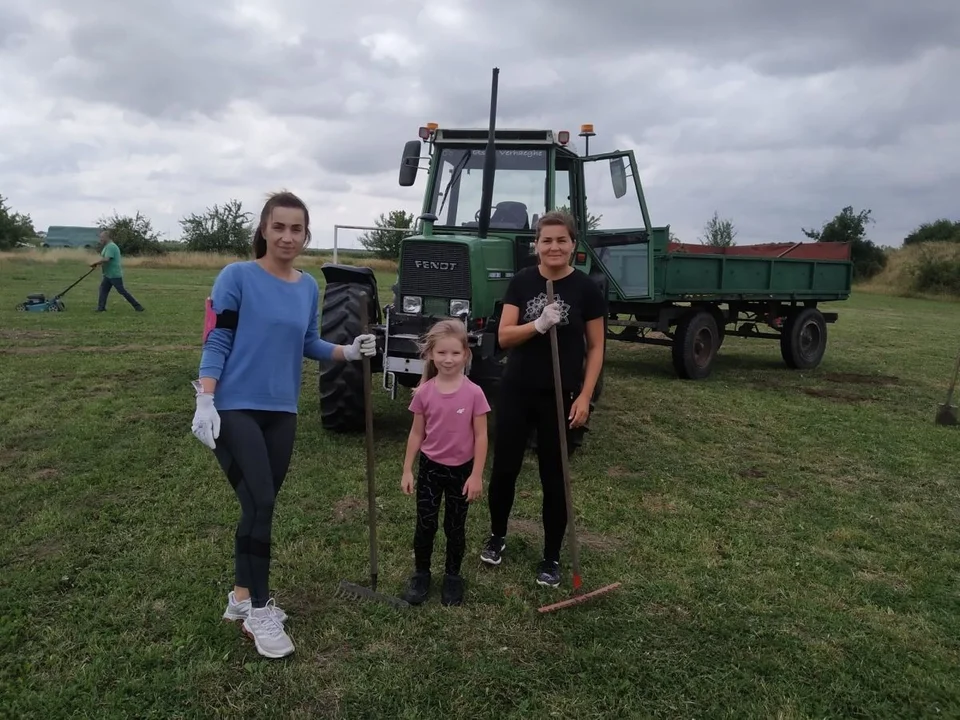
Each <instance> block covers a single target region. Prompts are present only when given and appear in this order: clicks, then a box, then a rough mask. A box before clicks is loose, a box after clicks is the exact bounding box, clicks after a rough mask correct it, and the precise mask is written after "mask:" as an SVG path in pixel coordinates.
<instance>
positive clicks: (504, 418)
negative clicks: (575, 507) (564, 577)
mask: <svg viewBox="0 0 960 720" xmlns="http://www.w3.org/2000/svg"><path fill="white" fill-rule="evenodd" d="M573 400H574V394H573V393H571V392H565V393H564V396H563V405H564V407H563V417H564V418H566V417H567V416H568V415H569V414H570V407H571V405H573ZM569 425H570V423H569V421H565V423H564V427H566V428H567V446H568V447H569V443H570V429H569ZM533 428H536V429H537V465H538V466H539V470H540V486H541V488H542V490H543V504H542V507H541V516H542V519H543V557H544V559H545V560H555V561H557V562H559V561H560V547H561V545H562V544H563V534H564V532H566V529H567V504H566V498H565V495H564V490H563V465H562V463H561V457H560V433H559V429H558V427H557V401H556V398H555V397H554V391H553V389H550V390H529V389H527V390H524V389H520V388H515V387H507V386H506V385H505V384H504V386H503V387H502V389H501V392H500V398H499V400H498V402H497V419H496V429H495V432H496V435H495V438H494V444H493V466H492V467H491V470H490V488H489V494H488V496H487V502H488V504H489V507H490V532H491V533H492V534H494V535H496V536H497V537H505V536H506V534H507V519H508V518H509V517H510V511H511V510H512V509H513V498H514V494H515V492H516V485H517V476H518V475H519V474H520V469H521V468H522V467H523V456H524V453H525V452H526V449H527V441H528V439H529V437H530V430H531V429H533Z"/></svg>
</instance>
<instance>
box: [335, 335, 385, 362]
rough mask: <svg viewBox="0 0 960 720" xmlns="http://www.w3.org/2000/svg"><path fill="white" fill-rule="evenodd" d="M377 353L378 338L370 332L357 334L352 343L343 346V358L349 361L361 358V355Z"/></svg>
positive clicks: (368, 355) (371, 355) (370, 355)
mask: <svg viewBox="0 0 960 720" xmlns="http://www.w3.org/2000/svg"><path fill="white" fill-rule="evenodd" d="M376 354H377V339H376V338H375V337H374V336H373V335H370V334H364V335H357V336H356V337H355V338H354V339H353V344H352V345H344V346H343V359H344V360H346V361H347V362H353V361H354V360H359V359H360V356H361V355H366V356H367V357H373V356H374V355H376Z"/></svg>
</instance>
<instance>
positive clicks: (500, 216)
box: [490, 200, 530, 230]
mask: <svg viewBox="0 0 960 720" xmlns="http://www.w3.org/2000/svg"><path fill="white" fill-rule="evenodd" d="M490 227H497V228H506V229H510V230H529V229H530V218H529V216H528V215H527V206H526V205H524V204H523V203H522V202H515V201H513V200H505V201H503V202H501V203H497V207H496V208H494V211H493V215H491V217H490Z"/></svg>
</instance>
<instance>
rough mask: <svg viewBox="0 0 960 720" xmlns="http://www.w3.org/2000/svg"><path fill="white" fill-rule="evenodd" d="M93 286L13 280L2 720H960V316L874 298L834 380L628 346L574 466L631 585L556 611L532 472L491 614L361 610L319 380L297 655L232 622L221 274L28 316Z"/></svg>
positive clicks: (604, 543)
mask: <svg viewBox="0 0 960 720" xmlns="http://www.w3.org/2000/svg"><path fill="white" fill-rule="evenodd" d="M83 269H84V268H83V266H82V265H80V266H78V265H74V264H69V263H66V262H61V263H57V264H52V263H50V264H45V263H36V264H28V263H20V262H9V261H8V262H4V263H3V264H0V367H2V372H0V407H2V408H3V411H2V413H0V493H2V497H3V500H4V507H6V508H7V512H8V514H10V515H11V516H12V517H11V519H10V520H8V521H7V522H6V523H5V526H4V530H3V533H2V535H0V568H2V572H0V608H2V610H0V640H2V646H3V648H4V652H3V655H2V660H0V716H3V717H17V718H28V717H30V718H33V717H36V718H60V717H67V716H72V715H73V714H78V715H82V716H84V717H97V718H114V717H116V718H129V717H137V718H152V717H156V718H181V717H182V718H188V717H189V718H193V717H231V718H234V717H271V718H272V717H278V718H279V717H283V718H306V717H311V718H317V717H346V718H367V717H371V718H372V717H384V718H411V719H414V718H433V717H469V718H478V719H479V718H545V717H562V718H627V717H630V718H634V717H638V718H639V717H669V718H681V717H682V718H692V717H698V718H706V717H711V718H712V717H731V718H746V717H769V718H821V717H843V718H854V717H856V718H885V717H889V718H911V717H958V716H960V673H958V667H960V532H958V527H960V491H958V486H960V483H958V465H960V463H958V460H960V428H940V427H937V426H935V425H934V423H933V418H934V414H935V411H936V408H937V405H938V404H939V403H941V402H943V399H944V394H945V388H946V384H947V382H948V380H949V377H950V374H951V372H952V369H953V360H954V357H955V353H956V352H957V350H958V347H957V346H958V337H960V312H957V305H956V304H950V303H936V302H932V301H928V300H913V299H911V300H908V299H897V298H892V297H886V296H883V295H878V294H857V295H855V297H854V298H853V299H852V300H851V301H850V302H847V303H840V304H838V309H839V311H840V321H839V323H838V324H837V325H834V326H831V327H830V339H829V346H828V350H827V356H826V358H825V361H824V363H823V365H822V366H821V367H820V368H819V369H818V370H816V371H815V372H804V373H799V372H791V371H788V370H787V369H786V368H785V367H784V366H783V364H782V362H781V360H780V355H779V348H778V346H777V344H776V343H775V342H772V341H756V340H752V341H751V340H740V339H736V338H731V339H728V340H727V341H726V343H725V344H724V347H723V350H722V352H721V357H720V360H719V364H718V367H717V368H716V372H715V374H714V375H713V377H711V378H710V379H709V380H708V381H705V382H696V383H692V382H682V381H679V380H676V379H675V378H674V377H673V374H672V370H671V368H670V363H669V351H668V350H667V349H665V348H659V347H647V346H637V347H633V346H626V345H622V344H614V345H612V346H611V349H610V353H609V359H608V365H607V368H608V375H607V380H606V389H605V395H604V398H603V400H602V402H601V407H600V408H598V411H597V413H596V414H595V417H594V420H593V423H592V431H591V432H590V433H589V434H588V436H587V441H586V444H585V446H584V448H583V449H582V451H581V453H580V454H578V455H577V456H575V458H574V462H573V468H572V470H573V477H574V485H575V487H574V494H575V501H576V504H577V510H578V520H579V523H580V525H579V528H580V530H581V534H582V536H583V542H584V547H583V550H582V562H583V571H584V582H585V585H586V586H587V588H588V589H589V588H593V587H599V586H600V585H604V584H607V583H609V582H613V581H621V582H622V583H623V588H622V589H621V590H620V591H619V592H617V593H615V594H612V595H609V596H607V597H605V598H603V599H599V600H597V601H595V602H593V603H590V604H586V605H583V606H580V607H578V608H572V609H568V610H564V611H561V612H558V613H554V614H549V615H540V614H538V613H537V612H536V608H537V607H538V606H540V605H542V604H546V603H549V602H553V601H556V600H559V599H562V598H563V597H566V596H567V594H568V593H569V592H570V584H569V575H568V574H565V575H564V584H563V586H562V588H561V590H559V591H557V590H555V591H549V590H547V589H543V588H539V587H538V586H536V584H535V583H534V582H533V577H534V567H535V564H536V561H537V560H538V559H539V550H540V540H541V535H540V528H539V502H538V498H539V495H538V484H539V481H538V480H537V476H536V468H535V465H534V464H533V463H532V462H531V463H530V464H529V465H528V467H527V468H525V470H524V473H523V475H522V476H521V479H520V481H519V497H518V500H517V504H516V507H515V513H514V516H513V521H512V522H513V525H512V529H511V536H510V537H509V538H508V546H507V556H506V559H505V561H504V564H503V565H502V566H501V567H500V568H498V569H495V570H492V571H491V570H488V569H486V568H482V567H480V565H481V563H480V562H479V559H478V553H479V550H480V546H481V543H482V540H483V538H484V537H485V534H486V532H487V519H488V514H487V509H486V505H485V498H484V501H483V502H482V503H481V504H479V505H475V506H474V507H473V508H472V510H471V513H472V514H471V519H470V520H468V543H469V547H468V557H467V561H466V563H465V568H464V570H465V577H466V580H467V583H468V585H467V592H468V595H467V605H465V606H464V607H462V608H456V609H449V608H442V607H441V606H440V605H439V602H438V599H439V593H438V591H435V594H434V596H433V597H432V598H431V601H430V602H429V603H428V604H427V605H425V606H423V607H420V608H414V609H411V610H410V611H408V612H405V613H398V612H396V611H392V610H390V609H389V608H386V607H381V606H376V605H372V604H360V603H351V602H347V601H342V600H339V599H336V598H334V597H333V592H334V590H335V588H336V586H337V583H338V582H339V580H340V579H341V578H347V579H350V580H352V581H355V582H360V583H366V582H368V578H367V574H366V573H367V544H366V543H367V529H366V521H365V513H364V510H365V505H364V502H365V501H364V492H365V485H364V479H365V478H364V470H363V468H364V458H365V454H364V445H363V438H362V436H349V437H337V436H331V435H328V434H325V433H324V432H323V431H322V430H321V429H320V426H319V417H318V407H317V369H316V366H315V365H314V364H313V363H310V362H305V363H304V386H303V400H302V404H301V416H300V426H299V435H298V441H297V446H296V451H295V455H294V459H293V464H292V468H291V472H290V475H289V478H288V480H287V484H286V485H285V486H284V490H283V492H282V493H281V495H280V498H279V502H278V507H277V514H276V519H275V523H274V528H275V538H274V548H275V558H274V562H273V573H272V586H273V587H274V589H275V591H276V598H277V602H278V604H279V605H281V606H282V607H284V608H285V609H286V610H287V612H288V613H289V614H290V620H289V622H288V626H289V628H290V632H291V635H292V637H293V639H294V641H295V642H296V643H297V652H296V654H295V655H293V656H292V657H291V658H288V659H287V660H284V661H268V660H264V659H261V658H260V657H259V655H257V653H256V651H255V649H254V647H253V644H252V643H251V642H250V641H248V640H246V639H244V638H243V637H242V635H241V633H240V630H239V627H238V626H236V625H229V624H226V623H224V622H222V621H221V620H220V614H221V612H222V610H223V607H224V602H225V597H226V593H227V591H228V590H229V589H230V587H231V586H232V582H233V577H232V568H233V564H232V548H233V533H234V527H235V523H236V519H237V517H238V512H239V511H238V506H237V504H236V502H235V499H234V495H233V493H232V491H231V489H230V487H229V485H228V484H227V482H226V480H225V479H224V478H223V476H222V475H221V473H220V470H219V469H218V467H217V465H216V462H215V460H214V458H213V456H212V454H211V453H210V452H209V451H208V450H207V449H206V448H205V447H203V446H202V445H201V444H200V443H199V442H198V441H197V440H196V439H195V438H194V437H193V436H192V435H191V434H190V421H191V418H192V415H193V410H194V403H193V394H192V390H191V388H190V385H189V381H190V380H191V378H193V377H195V374H196V370H197V363H198V360H199V340H200V332H201V324H202V303H203V299H204V297H205V296H206V293H207V291H208V288H209V286H210V283H211V281H212V278H213V276H214V273H215V269H214V268H206V269H188V268H176V269H156V268H147V267H132V268H130V269H129V270H128V274H127V285H128V288H129V289H130V290H131V292H132V293H133V294H134V295H135V296H136V297H137V298H138V299H139V300H140V301H141V302H142V303H143V304H144V305H145V307H146V308H147V312H146V313H143V314H136V313H134V312H133V311H132V309H131V308H130V307H129V306H128V305H127V304H126V303H125V302H124V301H123V300H122V298H120V297H118V296H117V295H116V294H112V295H111V298H110V301H109V306H108V308H109V309H108V312H106V313H102V314H95V313H94V312H93V309H94V307H95V305H96V293H97V280H98V278H97V276H96V275H94V276H91V277H90V278H87V279H86V280H85V281H84V282H83V283H81V284H80V285H78V286H77V287H76V288H74V289H73V290H71V291H70V293H69V294H68V295H67V296H66V298H65V303H66V306H67V310H66V312H64V313H59V314H58V313H47V314H36V315H34V314H27V313H17V312H15V311H14V309H13V308H14V305H15V304H16V303H17V302H19V301H20V300H21V299H22V298H23V297H24V296H25V295H26V294H27V293H28V292H35V291H44V292H47V293H53V292H55V291H57V290H60V289H62V287H65V286H66V285H68V284H69V283H70V282H71V281H72V280H74V279H76V278H77V277H79V276H80V275H81V274H82V273H83ZM310 271H311V272H313V273H314V274H315V275H317V277H318V278H319V269H318V268H315V267H311V268H310ZM391 280H392V278H391V276H390V275H386V274H385V275H382V276H381V277H380V286H381V288H382V289H384V290H386V289H388V288H389V285H390V283H391ZM379 382H380V379H379V376H377V377H375V378H374V383H375V388H377V389H378V391H377V392H376V394H375V403H376V409H375V413H376V432H377V461H378V465H377V482H378V486H379V506H380V513H381V514H380V522H381V525H380V529H379V537H380V541H381V544H380V564H381V568H380V570H381V577H380V589H382V590H384V591H388V592H394V593H399V592H400V591H401V589H402V586H403V582H404V580H405V578H406V575H407V573H408V572H409V571H410V569H411V563H412V550H411V539H412V534H413V528H414V505H413V501H412V500H411V499H410V498H408V497H406V496H404V495H403V494H402V493H401V492H400V488H399V484H400V470H401V463H402V457H403V447H404V441H405V437H406V432H407V429H408V427H409V425H408V423H409V418H408V413H407V411H406V396H405V395H403V394H401V396H400V397H398V400H397V401H394V402H391V401H390V400H389V397H388V396H387V395H386V394H385V393H384V392H382V391H380V390H379ZM488 467H489V464H488ZM442 554H443V539H442V532H441V534H440V535H439V536H438V541H437V550H436V552H435V558H439V559H442ZM566 559H567V555H566V550H565V551H564V560H565V563H566ZM564 569H565V570H566V569H567V566H566V564H565V565H564ZM435 587H436V586H435Z"/></svg>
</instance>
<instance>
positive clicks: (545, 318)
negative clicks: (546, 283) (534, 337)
mask: <svg viewBox="0 0 960 720" xmlns="http://www.w3.org/2000/svg"><path fill="white" fill-rule="evenodd" d="M558 322H560V306H559V305H557V303H556V301H554V302H552V303H550V304H549V305H547V306H546V307H545V308H543V312H541V313H540V317H538V318H537V319H536V320H534V321H533V326H534V327H535V328H536V329H537V332H538V333H540V334H541V335H543V333H545V332H547V330H549V329H550V328H552V327H553V326H554V325H556V324H557V323H558Z"/></svg>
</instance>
